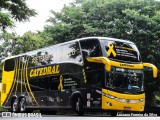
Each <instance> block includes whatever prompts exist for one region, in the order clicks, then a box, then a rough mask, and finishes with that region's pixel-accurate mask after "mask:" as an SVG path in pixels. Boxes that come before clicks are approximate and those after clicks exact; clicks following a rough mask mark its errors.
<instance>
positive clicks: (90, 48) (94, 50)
mask: <svg viewBox="0 0 160 120" xmlns="http://www.w3.org/2000/svg"><path fill="white" fill-rule="evenodd" d="M80 44H81V48H82V53H83V57H85V58H86V57H99V56H101V55H102V53H101V49H100V44H99V41H98V40H96V39H95V40H94V39H89V40H83V41H80Z"/></svg>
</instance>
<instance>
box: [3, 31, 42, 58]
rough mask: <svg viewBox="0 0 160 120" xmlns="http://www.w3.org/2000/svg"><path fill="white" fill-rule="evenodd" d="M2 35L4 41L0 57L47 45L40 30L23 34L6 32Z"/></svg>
mask: <svg viewBox="0 0 160 120" xmlns="http://www.w3.org/2000/svg"><path fill="white" fill-rule="evenodd" d="M1 37H2V38H3V41H4V42H3V44H2V45H0V52H1V56H0V58H4V57H8V56H12V55H17V54H20V53H25V52H28V51H31V50H36V49H38V48H42V47H45V41H44V39H43V38H42V37H41V33H40V32H39V33H32V32H26V33H25V34H24V35H23V36H17V35H16V34H15V33H7V32H4V33H3V34H2V36H1Z"/></svg>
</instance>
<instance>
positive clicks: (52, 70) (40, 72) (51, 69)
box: [30, 65, 60, 77]
mask: <svg viewBox="0 0 160 120" xmlns="http://www.w3.org/2000/svg"><path fill="white" fill-rule="evenodd" d="M59 72H60V70H59V65H55V66H48V67H43V68H35V69H31V71H30V77H38V76H44V75H52V74H58V73H59Z"/></svg>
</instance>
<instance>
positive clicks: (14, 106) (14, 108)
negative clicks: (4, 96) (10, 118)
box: [11, 98, 19, 113]
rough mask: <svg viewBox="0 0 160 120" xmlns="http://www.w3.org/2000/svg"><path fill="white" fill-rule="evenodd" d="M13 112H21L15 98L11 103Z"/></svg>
mask: <svg viewBox="0 0 160 120" xmlns="http://www.w3.org/2000/svg"><path fill="white" fill-rule="evenodd" d="M11 111H12V112H14V113H16V112H18V111H19V109H18V99H17V98H14V99H13V100H12V102H11Z"/></svg>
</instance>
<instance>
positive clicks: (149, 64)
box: [143, 63, 158, 78]
mask: <svg viewBox="0 0 160 120" xmlns="http://www.w3.org/2000/svg"><path fill="white" fill-rule="evenodd" d="M143 66H144V67H150V68H152V70H153V77H154V78H156V77H157V74H158V69H157V67H156V66H155V65H153V64H151V63H143Z"/></svg>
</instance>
